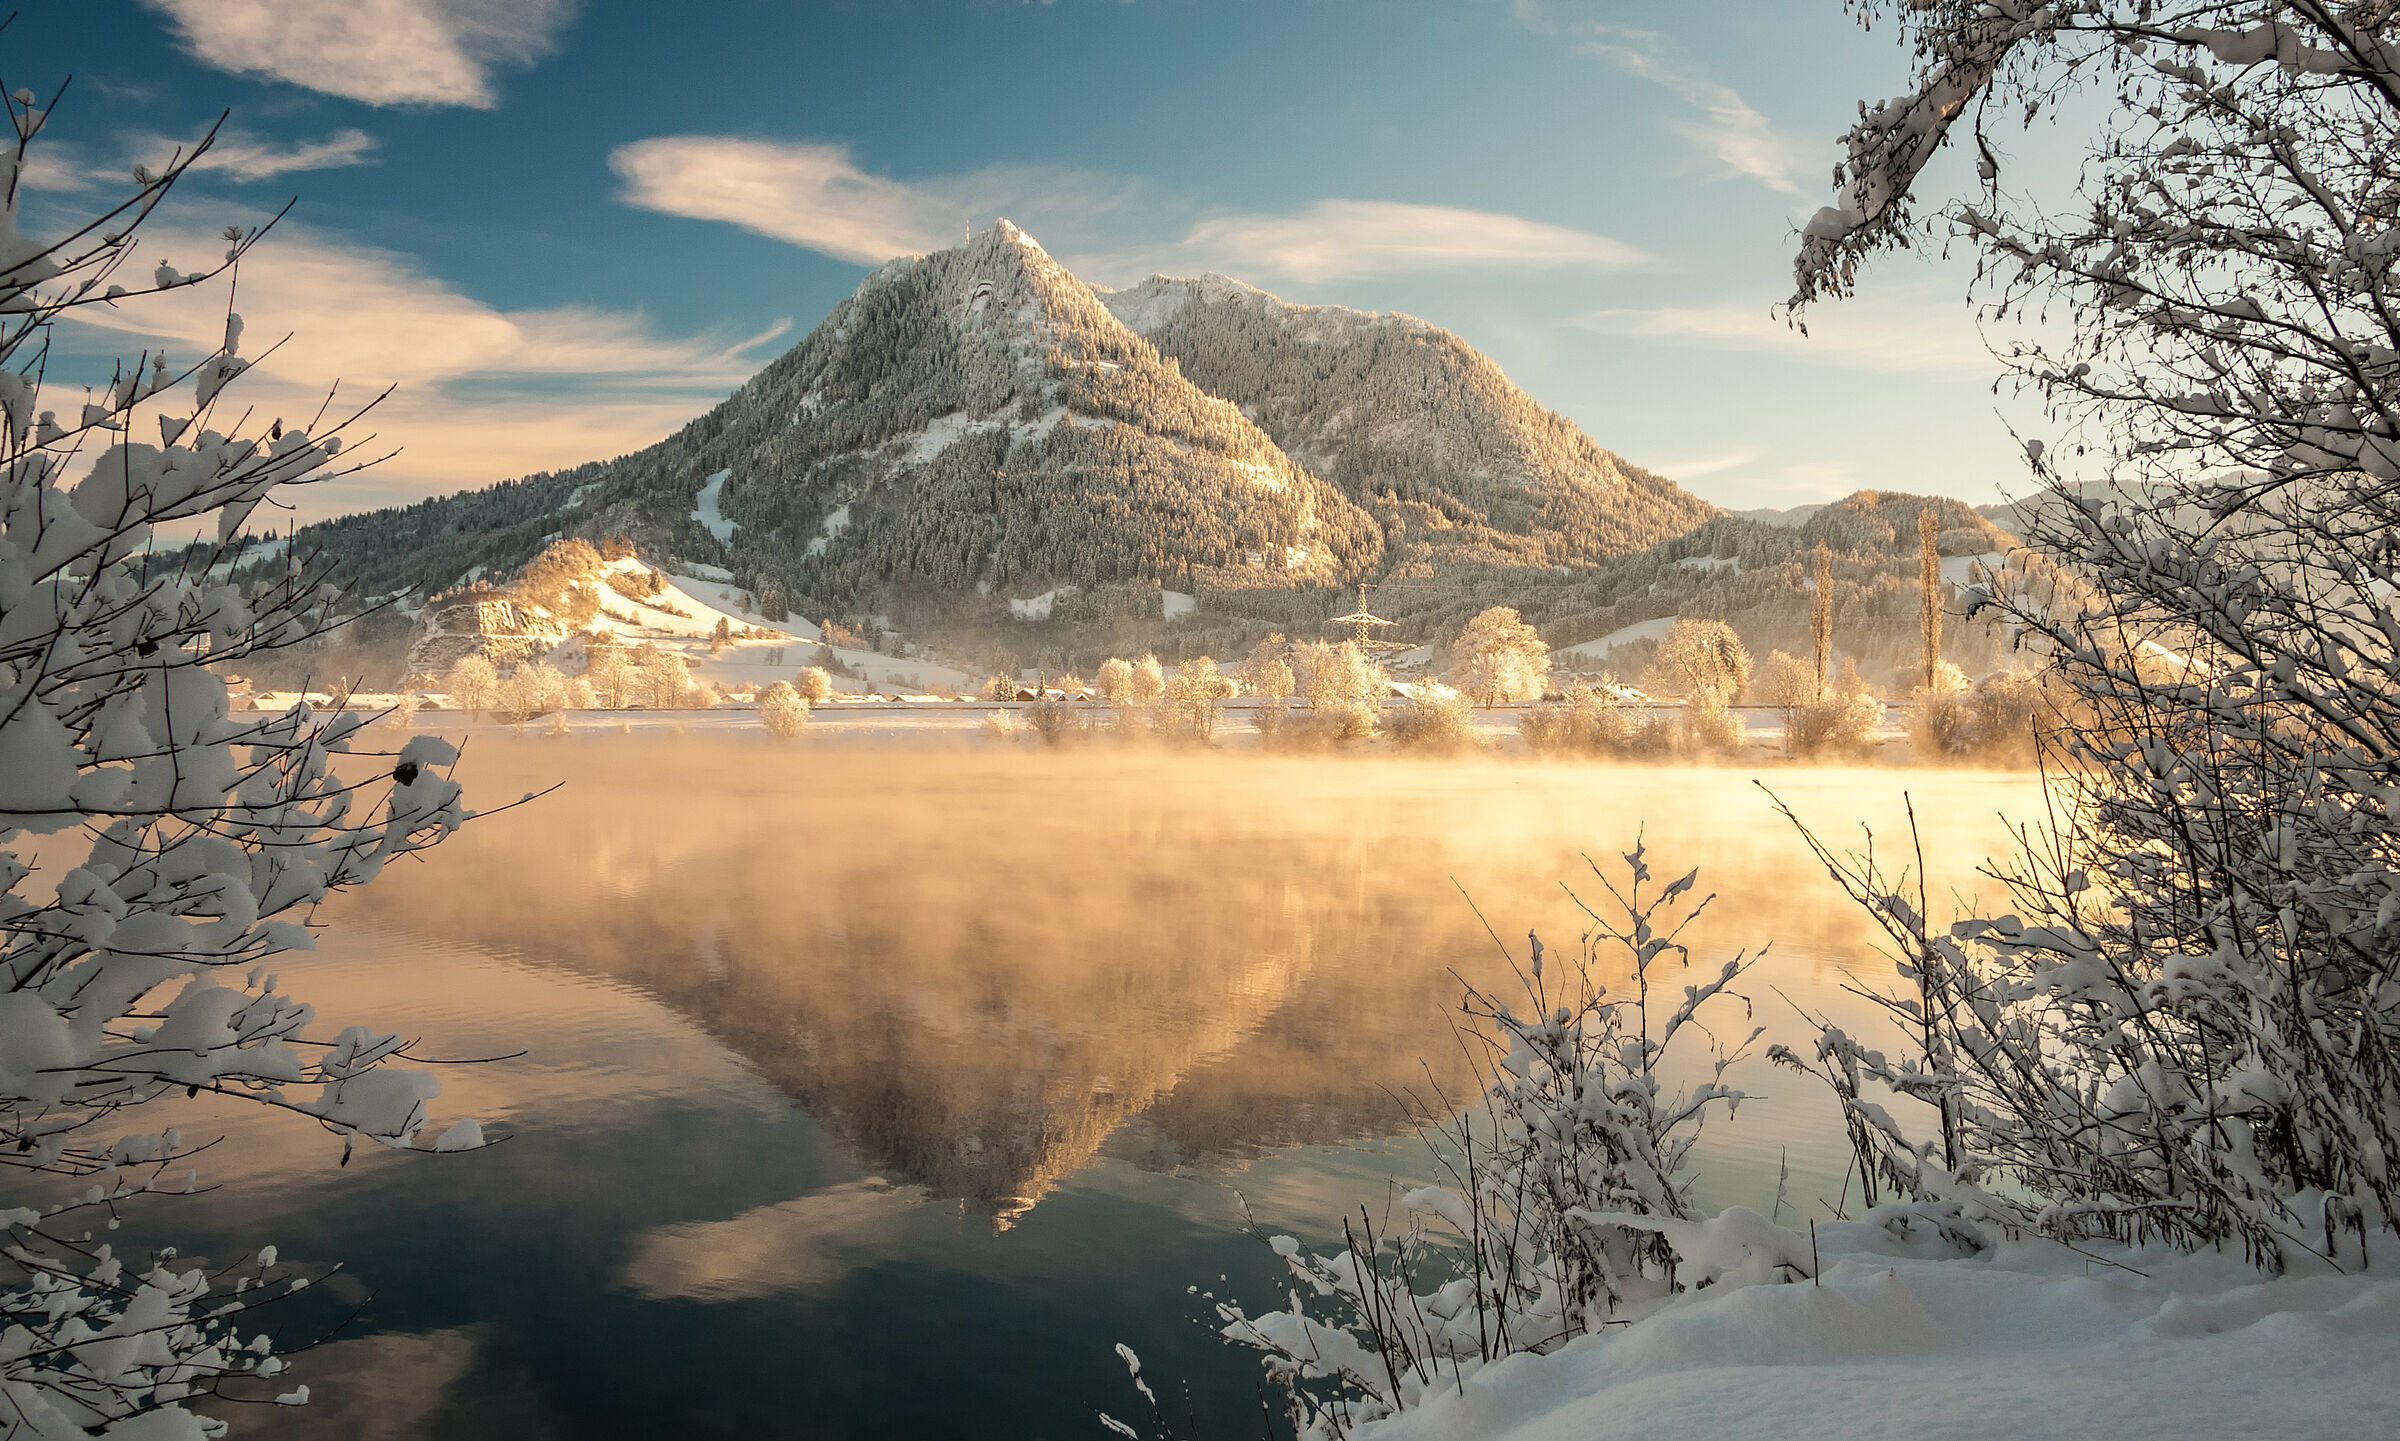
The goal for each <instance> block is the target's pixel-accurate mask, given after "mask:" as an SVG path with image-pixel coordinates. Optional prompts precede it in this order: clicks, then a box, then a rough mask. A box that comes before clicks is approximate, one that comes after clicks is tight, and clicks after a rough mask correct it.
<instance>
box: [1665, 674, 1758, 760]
mask: <svg viewBox="0 0 2400 1441" xmlns="http://www.w3.org/2000/svg"><path fill="white" fill-rule="evenodd" d="M1748 734H1749V727H1747V726H1746V725H1744V724H1743V723H1742V718H1741V717H1740V716H1738V715H1735V714H1734V713H1733V700H1732V696H1731V695H1730V694H1729V693H1728V692H1726V691H1723V690H1720V689H1718V688H1716V687H1714V686H1709V687H1704V688H1702V689H1700V690H1696V691H1694V692H1692V694H1691V696H1690V698H1688V699H1687V700H1685V701H1684V703H1683V713H1682V715H1681V717H1680V718H1679V723H1678V724H1677V725H1676V727H1675V735H1674V744H1675V748H1676V749H1677V750H1680V751H1683V752H1685V753H1687V754H1691V755H1715V754H1722V753H1724V752H1727V751H1738V750H1740V749H1741V748H1742V741H1743V738H1744V737H1745V736H1747V735H1748Z"/></svg>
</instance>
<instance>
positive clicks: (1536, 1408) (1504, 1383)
mask: <svg viewBox="0 0 2400 1441" xmlns="http://www.w3.org/2000/svg"><path fill="white" fill-rule="evenodd" d="M1818 1239H1819V1242H1820V1244H1821V1245H1822V1246H1823V1247H1824V1248H1825V1249H1826V1250H1827V1251H1828V1252H1830V1253H1831V1254H1828V1255H1827V1256H1826V1257H1825V1260H1826V1266H1825V1272H1824V1284H1822V1285H1811V1284H1808V1283H1806V1282H1796V1283H1793V1284H1784V1285H1754V1286H1746V1287H1740V1288H1738V1289H1733V1288H1727V1287H1722V1286H1720V1287H1714V1288H1710V1289H1708V1290H1703V1291H1698V1292H1694V1293H1691V1294H1688V1295H1686V1296H1684V1297H1682V1298H1679V1299H1678V1300H1676V1301H1675V1302H1673V1303H1672V1304H1670V1305H1668V1306H1667V1307H1665V1308H1664V1309H1662V1310H1660V1311H1657V1312H1655V1313H1653V1314H1651V1315H1649V1316H1647V1317H1644V1318H1643V1319H1641V1320H1639V1321H1637V1322H1635V1323H1634V1324H1633V1325H1631V1326H1628V1327H1626V1328H1625V1329H1623V1330H1622V1331H1615V1332H1611V1333H1608V1334H1606V1335H1602V1336H1596V1337H1587V1338H1584V1339H1582V1340H1579V1341H1577V1342H1574V1343H1573V1344H1571V1345H1569V1346H1567V1347H1566V1348H1565V1349H1563V1350H1561V1351H1559V1352H1557V1353H1555V1354H1553V1355H1549V1356H1518V1357H1513V1358H1511V1359H1509V1360H1506V1361H1503V1362H1501V1363H1499V1364H1498V1365H1495V1366H1493V1367H1491V1368H1490V1369H1488V1370H1486V1371H1484V1372H1482V1373H1481V1374H1479V1375H1476V1376H1473V1377H1470V1378H1469V1379H1468V1380H1467V1381H1466V1383H1465V1384H1464V1385H1463V1386H1462V1387H1460V1388H1458V1389H1457V1390H1455V1391H1453V1392H1450V1393H1448V1394H1445V1395H1442V1396H1440V1397H1438V1398H1436V1399H1434V1400H1433V1401H1431V1402H1430V1403H1428V1404H1427V1405H1426V1406H1425V1407H1424V1408H1423V1409H1421V1410H1418V1411H1412V1412H1406V1413H1403V1414H1402V1415H1400V1416H1396V1417H1393V1418H1391V1419H1389V1420H1388V1421H1385V1422H1383V1423H1380V1424H1377V1425H1374V1426H1371V1427H1369V1428H1367V1429H1366V1430H1365V1431H1364V1432H1363V1433H1362V1435H1364V1436H1367V1437H1372V1438H1373V1441H1470V1438H1472V1441H1604V1438H1609V1441H1613V1438H1620V1437H1622V1438H1626V1441H1634V1438H1641V1441H1720V1438H1729V1437H1771V1438H1775V1441H1935V1438H1955V1441H1993V1438H2044V1441H2052V1438H2055V1441H2067V1438H2076V1441H2082V1438H2089V1441H2195V1438H2234V1437H2278V1438H2310V1441H2369V1438H2375V1437H2389V1436H2392V1435H2395V1434H2400V1413H2396V1411H2395V1402H2396V1401H2400V1381H2396V1380H2395V1375H2394V1370H2393V1368H2394V1366H2395V1365H2396V1364H2400V1277H2396V1276H2395V1274H2394V1273H2393V1271H2392V1270H2391V1268H2390V1267H2388V1266H2387V1267H2385V1268H2383V1269H2382V1270H2381V1271H2379V1272H2371V1273H2369V1274H2364V1275H2336V1274H2331V1273H2329V1272H2324V1271H2318V1272H2315V1273H2307V1272H2303V1273H2299V1274H2293V1275H2287V1276H2285V1277H2282V1278H2279V1279H2274V1280H2262V1279H2261V1277H2260V1276H2259V1275H2258V1273H2257V1272H2255V1271H2253V1270H2251V1269H2250V1268H2249V1267H2247V1266H2245V1265H2243V1264H2242V1263H2241V1262H2240V1261H2239V1260H2238V1259H2237V1258H2232V1257H2222V1256H2197V1257H2191V1256H2177V1255H2172V1254H2163V1253H2139V1252H2123V1251H2119V1252H2116V1253H2114V1254H2112V1255H2110V1256H2109V1257H2108V1258H2107V1259H2106V1260H2094V1259H2092V1258H2093V1256H2096V1255H2099V1254H2100V1253H2099V1252H2098V1251H2092V1252H2090V1253H2089V1254H2085V1253H2079V1252H2070V1251H2068V1250H2066V1249H2064V1248H2061V1247H2057V1246H2052V1245H2048V1244H2045V1243H2026V1244H2022V1245H2016V1246H2008V1247H2003V1248H2002V1249H2001V1250H2000V1251H1999V1253H1998V1254H1997V1255H1995V1256H1993V1257H1991V1258H1989V1259H1973V1260H1964V1259H1957V1258H1948V1259H1931V1258H1926V1257H1921V1256H1911V1255H1907V1254H1899V1253H1898V1251H1899V1248H1897V1247H1895V1246H1893V1245H1892V1244H1891V1243H1890V1242H1889V1239H1888V1238H1887V1237H1885V1236H1884V1235H1883V1234H1882V1233H1881V1232H1880V1231H1879V1230H1875V1229H1872V1228H1868V1227H1864V1226H1859V1225H1855V1224H1840V1223H1837V1224H1834V1225H1829V1226H1820V1227H1819V1237H1818Z"/></svg>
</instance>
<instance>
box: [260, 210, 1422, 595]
mask: <svg viewBox="0 0 2400 1441" xmlns="http://www.w3.org/2000/svg"><path fill="white" fill-rule="evenodd" d="M470 516H472V522H473V523H470ZM477 525H480V526H481V528H483V529H485V530H486V531H487V532H490V533H491V535H492V539H491V541H489V542H479V541H478V540H477V539H476V538H474V537H471V536H469V535H467V534H466V532H467V531H469V530H472V529H475V528H476V527H477ZM562 532H563V533H567V534H581V535H591V536H598V535H607V534H621V535H625V536H628V537H631V538H632V539H633V540H634V541H635V542H636V543H637V544H638V545H639V546H640V547H641V549H642V550H643V552H644V553H645V554H649V555H652V556H654V557H657V558H660V559H662V560H663V561H665V562H666V563H669V564H673V563H675V562H677V561H698V562H702V563H707V564H715V565H719V566H722V567H724V568H726V569H728V570H730V571H731V572H732V573H733V574H734V576H735V577H736V578H737V579H738V581H739V583H740V584H741V586H742V588H744V589H746V590H749V591H752V592H754V593H756V594H758V595H760V596H761V597H762V598H764V600H765V601H766V605H765V609H766V610H767V611H768V612H769V613H774V612H775V611H776V610H777V609H778V608H779V607H790V606H799V607H801V608H805V609H810V610H814V611H817V612H818V613H827V612H834V613H842V614H853V613H861V612H864V611H868V610H890V609H892V608H894V607H895V606H898V607H901V608H905V607H906V605H907V603H908V602H910V601H911V600H915V601H923V600H926V599H928V598H933V599H937V600H939V601H940V602H942V603H943V604H942V607H941V608H942V609H945V610H947V611H952V612H955V611H961V610H963V611H967V612H974V611H977V610H984V611H989V612H990V613H991V618H993V619H998V620H1003V621H1004V620H1006V619H1008V618H1009V615H1010V612H1009V610H1008V607H1007V601H1008V600H1009V599H1012V598H1016V599H1024V598H1030V597H1033V596H1038V595H1041V594H1044V593H1046V592H1051V591H1054V590H1057V589H1058V588H1060V587H1061V586H1071V587H1073V588H1074V592H1073V593H1074V594H1076V595H1079V596H1084V597H1095V596H1097V597H1101V599H1099V600H1094V601H1090V602H1087V605H1097V604H1104V603H1106V596H1107V592H1108V591H1109V589H1110V588H1111V587H1124V588H1129V589H1131V590H1133V591H1136V592H1141V593H1145V594H1146V595H1147V596H1148V597H1149V602H1148V603H1149V606H1150V608H1151V609H1152V610H1153V611H1154V612H1155V611H1156V610H1157V609H1158V605H1159V602H1158V600H1157V594H1158V591H1159V589H1160V588H1161V587H1162V586H1163V587H1165V588H1170V589H1174V590H1177V591H1180V592H1184V593H1191V592H1193V591H1195V590H1197V589H1198V588H1199V587H1201V586H1202V585H1209V586H1213V587H1215V588H1218V589H1231V590H1251V589H1270V590H1277V589H1280V590H1286V591H1288V590H1290V589H1292V588H1295V587H1302V586H1321V587H1329V586H1332V585H1334V584H1335V583H1337V582H1339V581H1341V580H1343V579H1346V578H1349V577H1352V576H1355V575H1357V574H1361V573H1365V572H1368V571H1371V570H1372V569H1373V568H1374V567H1375V566H1376V565H1377V563H1378V561H1379V558H1380V554H1381V536H1380V534H1379V532H1378V529H1377V527H1376V525H1375V524H1374V522H1373V521H1372V520H1371V519H1369V518H1368V516H1367V515H1366V514H1365V513H1364V512H1363V511H1361V510H1360V509H1359V508H1358V507H1357V506H1355V505H1353V504H1351V503H1350V502H1349V501H1348V500H1347V499H1346V498H1345V497H1344V496H1343V495H1342V494H1341V492H1340V491H1339V490H1338V489H1336V488H1335V487H1334V486H1332V485H1331V484H1329V483H1328V482H1326V481H1324V480H1322V479H1319V478H1318V477H1316V476H1314V475H1312V474H1310V473H1309V472H1308V471H1306V470H1304V469H1302V468H1301V467H1299V466H1297V465H1295V464H1293V462H1292V461H1291V460H1290V458H1289V457H1287V456H1285V455H1284V454H1283V452H1282V451H1281V450H1280V449H1278V448H1277V447H1276V445H1275V443H1274V442H1273V441H1272V440H1271V439H1269V438H1268V437H1267V435H1266V434H1265V433H1264V432H1263V431H1261V430H1260V429H1259V428H1258V427H1257V426H1256V425H1255V424H1254V423H1252V422H1251V421H1250V420H1249V419H1248V418H1247V417H1245V416H1244V415H1243V414H1242V413H1241V411H1240V410H1239V409H1238V408H1237V407H1235V406H1233V405H1231V404H1229V403H1227V402H1225V401H1223V400H1220V399H1217V398H1215V397H1213V396H1211V395H1208V394H1207V393H1206V392H1204V391H1202V390H1201V389H1200V388H1199V387H1197V386H1195V385H1193V384H1191V383H1190V382H1189V381H1188V380H1185V379H1184V378H1183V377H1182V375H1181V374H1180V373H1179V372H1178V370H1177V368H1176V367H1175V365H1174V364H1173V363H1172V362H1168V361H1164V360H1162V359H1161V358H1160V357H1159V355H1158V353H1157V351H1156V350H1155V349H1154V348H1153V347H1151V346H1150V345H1149V344H1148V343H1146V342H1144V341H1143V340H1141V339H1140V338H1139V337H1138V336H1136V335H1134V334H1133V333H1132V332H1131V331H1129V330H1127V329H1126V328H1125V327H1124V326H1123V325H1122V324H1120V323H1119V322H1118V321H1117V320H1116V318H1115V317H1114V316H1112V315H1111V314H1110V313H1109V312H1108V311H1107V309H1106V308H1104V307H1103V306H1102V305H1101V304H1100V303H1099V301H1098V299H1097V298H1096V297H1095V296H1094V295H1093V293H1092V292H1091V291H1090V290H1089V289H1088V288H1087V287H1085V286H1084V285H1083V284H1082V282H1080V281H1078V280H1077V279H1076V278H1075V277H1074V276H1073V275H1072V274H1070V273H1068V272H1067V270H1066V269H1065V268H1064V267H1062V266H1060V265H1059V264H1058V263H1057V262H1056V261H1054V260H1052V259H1051V258H1050V257H1049V255H1048V254H1046V253H1045V252H1044V251H1043V250H1042V248H1041V247H1040V246H1039V245H1038V244H1036V243H1035V242H1034V241H1033V240H1032V238H1031V237H1029V236H1027V235H1025V234H1024V233H1023V232H1022V231H1020V230H1018V229H1017V228H1016V227H1015V226H1013V225H1010V224H1008V223H1006V222H1002V223H1001V224H1000V225H999V226H997V227H996V228H994V229H993V230H991V231H988V232H986V233H985V234H984V235H983V236H981V237H979V238H977V239H976V240H975V241H974V242H973V243H972V244H970V245H967V246H964V247H961V248H959V249H954V250H946V251H939V252H936V253H934V254H931V255H925V256H913V257H906V258H903V259H899V260H895V261H892V262H890V263H889V264H887V265H885V266H883V267H882V268H880V269H878V270H877V271H875V272H874V273H873V274H871V275H869V276H868V277H867V278H866V280H865V281H864V282H863V283H862V284H861V285H860V286H859V288H858V291H857V292H856V293H855V294H854V295H852V296H851V297H850V298H849V299H848V300H846V301H844V302H843V303H842V304H841V305H839V306H837V307H836V308H835V309H834V311H833V313H832V314H831V315H830V316H828V317H827V318H826V320H825V321H824V323H823V324H821V325H819V326H818V327H817V328H816V330H815V331H814V332H813V333H811V334H810V335H809V337H808V338H807V339H806V340H804V341H803V342H801V344H799V345H798V346H796V347H794V348H793V349H792V350H791V351H789V352H787V353H786V354H785V355H783V356H782V357H780V358H778V359H777V360H775V361H774V362H772V363H771V364H769V365H768V366H767V368H766V369H765V370H763V371H762V372H760V373H759V374H758V375H757V376H755V377H753V378H752V379H751V380H750V381H749V382H748V383H747V384H745V385H744V386H743V387H742V388H741V389H740V390H738V391H736V392H735V393H734V395H733V396H732V397H730V398H729V399H728V400H726V401H725V402H724V403H723V404H722V405H720V406H718V407H717V408H715V409H714V410H712V411H710V412H709V413H708V414H707V415H704V416H702V417H701V418H699V419H698V420H695V421H693V422H692V423H691V424H690V425H688V426H686V427H685V428H684V429H683V430H682V431H681V432H679V433H678V434H676V435H674V436H671V437H669V438H668V439H666V440H664V441H661V442H660V443H659V444H657V445H655V446H652V447H650V448H648V449H646V450H643V451H639V452H636V453H635V454H632V455H628V456H623V457H620V458H618V459H616V460H612V461H607V462H603V463H600V464H595V465H590V466H584V467H580V468H578V469H576V470H573V471H567V472H562V473H559V474H556V475H550V476H539V477H533V478H530V479H528V480H525V481H520V482H514V483H512V484H511V485H509V486H502V487H495V488H494V489H493V490H489V491H483V492H476V493H474V494H473V495H472V496H465V497H457V498H453V499H449V500H443V501H434V502H429V503H426V504H424V505H420V506H416V507H410V508H408V509H406V510H402V511H393V512H384V513H381V514H380V515H379V516H369V517H353V518H350V519H349V520H346V521H342V522H336V523H333V524H331V525H327V526H322V527H316V528H313V529H312V530H311V531H310V532H309V533H308V534H306V535H304V536H303V537H302V540H303V543H304V544H314V545H316V546H319V547H322V548H325V549H327V550H329V551H331V552H332V553H333V554H334V556H335V558H336V560H337V561H338V563H339V564H340V565H341V566H342V568H343V569H344V570H345V571H346V572H347V573H348V574H350V575H351V576H352V577H354V578H355V579H356V580H357V581H358V582H359V583H360V584H361V585H362V587H363V588H365V589H367V590H369V591H376V592H389V591H391V590H395V589H400V588H403V587H413V588H418V589H423V588H427V587H436V586H446V585H452V584H456V583H458V582H459V581H460V579H461V578H462V576H463V575H464V574H465V573H466V571H467V569H468V568H469V567H471V566H473V565H482V566H484V567H485V569H486V572H487V573H489V574H493V575H500V574H505V573H507V571H508V570H509V569H511V568H513V566H514V565H516V564H521V563H522V562H523V561H524V560H525V559H527V558H529V557H530V555H531V554H532V553H533V551H534V550H535V549H538V547H539V546H540V544H542V543H543V542H544V541H545V540H547V539H548V538H550V537H551V536H553V535H555V534H558V533H562ZM454 566H455V567H457V568H456V569H451V567H454ZM445 572H446V573H445Z"/></svg>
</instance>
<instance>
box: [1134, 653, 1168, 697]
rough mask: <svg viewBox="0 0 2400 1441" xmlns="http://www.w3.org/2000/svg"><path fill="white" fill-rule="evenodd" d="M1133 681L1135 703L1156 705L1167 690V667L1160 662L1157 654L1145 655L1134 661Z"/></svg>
mask: <svg viewBox="0 0 2400 1441" xmlns="http://www.w3.org/2000/svg"><path fill="white" fill-rule="evenodd" d="M1132 683H1133V689H1132V695H1131V699H1132V701H1133V703H1134V704H1135V705H1144V706H1146V705H1156V704H1157V703H1158V699H1159V697H1160V696H1163V695H1165V694H1166V691H1167V671H1166V667H1164V666H1162V665H1160V664H1159V663H1158V657H1157V656H1154V655H1145V656H1143V657H1142V658H1141V659H1140V660H1137V661H1135V662H1134V663H1133V671H1132Z"/></svg>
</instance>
